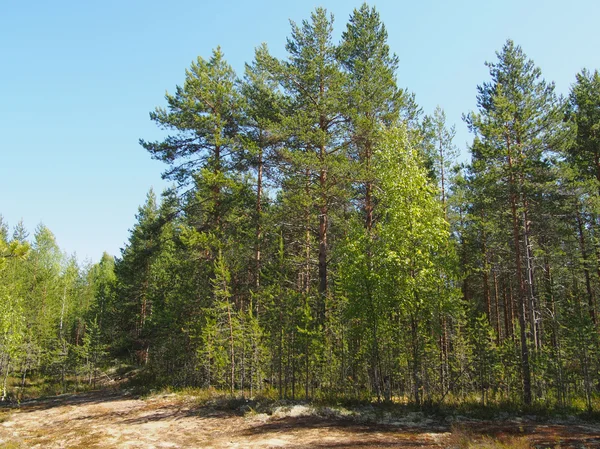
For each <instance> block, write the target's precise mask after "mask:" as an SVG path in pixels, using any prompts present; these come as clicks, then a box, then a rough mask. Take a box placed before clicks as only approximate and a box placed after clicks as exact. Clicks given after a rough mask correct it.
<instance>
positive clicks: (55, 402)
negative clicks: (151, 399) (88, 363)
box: [0, 390, 136, 413]
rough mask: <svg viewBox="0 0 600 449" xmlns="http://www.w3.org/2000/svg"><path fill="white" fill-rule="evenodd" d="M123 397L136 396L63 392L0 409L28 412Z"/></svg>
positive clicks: (128, 394) (109, 392) (98, 391)
mask: <svg viewBox="0 0 600 449" xmlns="http://www.w3.org/2000/svg"><path fill="white" fill-rule="evenodd" d="M124 399H136V397H135V396H133V395H131V394H130V393H128V392H126V391H119V390H94V391H88V392H85V393H65V394H61V395H58V396H49V397H42V398H38V399H28V400H26V401H23V402H21V403H10V404H5V405H0V409H4V410H19V411H20V412H21V413H28V412H35V411H40V410H49V409H52V408H56V407H64V406H70V405H73V406H76V405H89V404H101V403H105V402H112V401H120V400H124Z"/></svg>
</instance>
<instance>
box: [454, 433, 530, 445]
mask: <svg viewBox="0 0 600 449" xmlns="http://www.w3.org/2000/svg"><path fill="white" fill-rule="evenodd" d="M446 447H447V448H448V449H459V448H460V449H533V447H534V446H533V445H532V444H531V442H530V441H529V438H527V437H524V436H505V437H497V438H496V437H491V436H480V435H476V434H473V433H472V432H470V431H468V430H466V429H457V430H455V429H453V430H452V434H451V436H450V437H449V439H448V442H447V443H446Z"/></svg>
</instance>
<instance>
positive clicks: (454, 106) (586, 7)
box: [0, 0, 600, 261]
mask: <svg viewBox="0 0 600 449" xmlns="http://www.w3.org/2000/svg"><path fill="white" fill-rule="evenodd" d="M360 4H361V2H360V1H352V2H349V1H342V0H332V1H322V2H313V1H299V2H296V3H293V4H292V3H288V2H283V1H273V0H271V1H266V0H265V1H259V0H257V1H242V0H237V1H233V0H222V1H201V0H196V1H191V0H190V1H170V2H158V1H149V0H145V1H122V0H121V1H113V0H104V1H101V2H100V1H97V2H88V1H75V0H73V1H60V0H56V1H52V2H49V1H40V0H38V1H29V2H24V1H18V0H3V1H2V2H1V3H0V55H1V57H2V64H1V68H2V69H1V70H0V105H1V107H0V170H1V172H0V214H2V215H3V217H4V219H5V220H6V221H8V223H9V224H10V225H11V226H14V225H15V224H16V223H17V222H18V221H19V220H20V219H23V221H24V223H25V225H26V226H27V228H28V229H29V230H30V232H31V233H33V231H34V229H35V227H36V226H37V225H38V224H39V223H40V222H43V223H44V224H45V225H46V226H48V227H49V228H50V229H51V230H52V231H53V232H54V234H55V235H56V237H57V241H58V244H59V245H60V247H61V248H62V249H63V250H64V251H66V252H67V253H70V254H71V253H74V252H76V253H77V256H78V258H79V259H80V260H82V259H85V258H90V259H92V260H93V261H97V260H98V259H99V258H100V256H101V254H102V252H103V251H105V250H106V251H107V252H109V253H110V254H113V255H119V254H120V252H119V249H120V248H121V247H123V246H124V243H125V242H126V240H127V238H128V235H129V231H128V229H130V228H131V227H132V226H133V224H134V222H135V213H136V211H137V207H138V206H139V205H140V204H141V203H142V202H143V201H144V199H145V195H146V192H147V191H148V189H149V188H150V187H152V186H153V187H154V189H155V190H156V191H157V192H160V191H162V189H163V188H164V187H165V186H166V183H165V182H164V181H162V180H161V178H160V173H161V172H162V171H163V169H164V167H163V165H162V164H161V163H160V162H157V161H153V160H151V159H150V157H149V155H148V154H147V153H146V152H145V150H144V149H143V148H142V147H140V146H139V145H138V139H139V138H144V139H147V140H152V139H155V138H158V137H159V136H160V135H161V134H160V131H158V130H157V129H156V127H155V125H154V124H153V123H152V122H150V120H149V118H148V112H149V111H151V110H152V109H153V108H154V107H155V106H158V105H163V104H164V93H165V90H169V91H174V88H175V86H176V85H177V84H182V82H183V79H184V70H185V69H186V68H187V67H189V65H190V62H191V61H192V60H193V59H195V57H196V56H198V55H201V56H204V57H209V56H210V52H211V50H212V48H214V47H216V46H217V45H221V47H222V49H223V51H224V52H225V56H226V58H227V59H228V61H229V62H230V64H231V65H232V66H233V67H234V68H235V69H236V70H238V72H240V73H241V71H242V70H243V64H244V62H246V61H250V60H251V59H252V56H253V52H254V48H255V47H256V46H258V45H259V44H260V43H261V42H266V43H268V45H269V47H270V48H271V50H272V52H273V53H274V54H276V55H278V56H284V48H283V47H284V44H285V38H286V37H287V36H288V35H289V30H290V28H289V22H288V20H289V19H292V20H294V21H297V22H300V21H301V20H302V19H305V18H307V17H308V16H309V15H310V12H311V11H312V10H313V9H314V8H315V7H316V6H324V7H326V8H327V9H328V10H329V11H330V12H332V13H333V14H334V15H335V18H336V33H337V35H338V36H339V35H340V34H341V32H342V31H343V29H344V27H345V23H346V21H347V18H348V16H349V15H350V13H351V11H352V9H354V8H355V7H358V6H360ZM371 4H373V5H375V6H376V7H377V9H378V10H379V12H380V13H381V16H382V19H383V21H384V23H385V24H386V26H387V28H388V32H389V43H390V46H391V48H392V50H393V51H394V52H395V53H396V54H397V55H398V56H399V58H400V70H399V73H398V80H399V84H400V85H401V86H404V87H408V88H409V89H410V90H411V91H413V92H415V93H416V96H417V101H418V103H419V104H420V105H421V106H422V107H423V109H424V111H425V112H426V113H431V112H433V109H434V108H435V106H436V105H438V104H439V105H440V106H442V107H443V108H444V109H445V110H446V113H447V116H448V120H449V122H450V123H455V124H456V127H457V138H456V144H457V145H458V146H459V148H460V149H461V151H463V152H464V153H466V142H467V141H468V140H469V139H470V136H469V135H468V133H467V130H466V127H465V125H464V124H463V123H462V121H461V114H462V113H464V112H468V111H470V110H473V109H474V108H475V95H476V86H477V85H478V84H481V83H482V82H483V81H486V80H487V79H488V72H487V69H486V67H485V66H484V62H485V61H486V60H494V59H495V51H497V50H499V49H500V48H501V46H502V44H503V43H504V41H505V40H506V39H507V38H509V37H510V38H512V39H513V40H514V41H515V42H516V43H517V44H519V45H521V46H522V47H523V49H524V51H525V53H527V55H528V56H529V57H531V58H532V59H534V61H535V62H536V64H537V65H539V66H540V67H541V69H542V72H543V75H544V77H545V78H546V79H547V80H551V81H555V82H556V86H557V90H558V92H559V93H563V94H566V93H568V90H569V87H570V85H571V84H572V82H573V81H574V78H575V74H576V73H577V72H579V71H580V70H581V69H582V68H584V67H587V68H590V69H595V68H599V69H600V27H599V25H598V20H599V19H600V2H599V1H598V0H585V1H584V0H581V1H578V0H575V1H570V2H565V1H559V0H548V1H525V0H521V1H518V0H503V1H487V2H484V1H460V0H459V1H454V2H450V1H441V0H440V1H421V2H416V1H411V2H401V1H395V0H385V1H384V0H380V1H376V2H371Z"/></svg>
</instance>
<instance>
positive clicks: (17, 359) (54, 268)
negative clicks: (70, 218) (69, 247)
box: [0, 216, 115, 401]
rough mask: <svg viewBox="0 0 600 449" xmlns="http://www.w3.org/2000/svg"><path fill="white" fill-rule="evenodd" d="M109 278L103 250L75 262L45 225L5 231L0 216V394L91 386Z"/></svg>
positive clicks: (110, 266)
mask: <svg viewBox="0 0 600 449" xmlns="http://www.w3.org/2000/svg"><path fill="white" fill-rule="evenodd" d="M114 281H115V275H114V260H113V258H112V257H110V256H108V255H107V254H105V255H104V256H103V258H102V261H101V262H100V263H98V264H95V265H90V264H87V265H86V266H83V267H82V266H80V264H78V262H77V260H76V259H75V257H67V256H66V255H65V254H64V253H62V252H61V251H60V249H59V247H58V245H57V244H56V241H55V238H54V235H53V234H52V232H51V231H50V230H49V229H48V228H46V227H45V226H43V225H40V226H38V227H37V229H36V230H35V233H34V235H33V237H32V238H30V236H29V233H28V231H27V230H26V229H25V227H24V226H23V224H22V223H18V224H17V225H16V226H15V227H14V229H13V232H12V234H11V233H10V229H9V226H8V224H7V223H6V222H5V221H4V220H3V219H2V216H0V374H1V376H2V377H1V378H0V382H1V384H2V385H1V389H2V392H1V397H0V400H1V401H4V400H7V399H11V400H14V399H20V398H22V397H23V394H24V392H25V391H26V390H28V391H27V392H28V393H30V394H46V393H60V392H65V391H66V390H67V389H73V388H77V387H78V386H82V385H83V386H94V385H95V382H96V378H97V376H98V373H99V371H98V370H99V368H100V367H103V366H104V365H105V364H106V361H107V358H106V357H107V356H108V353H107V352H106V344H105V342H104V341H103V336H101V335H100V328H101V327H102V328H105V323H102V322H101V321H98V317H101V316H103V313H104V311H103V310H102V307H104V305H103V304H104V302H103V300H104V298H105V297H108V296H105V295H108V294H109V293H108V292H109V291H111V292H112V288H113V285H114ZM33 378H35V382H34V384H35V385H33V383H32V382H31V381H32V379H33ZM33 390H35V391H33Z"/></svg>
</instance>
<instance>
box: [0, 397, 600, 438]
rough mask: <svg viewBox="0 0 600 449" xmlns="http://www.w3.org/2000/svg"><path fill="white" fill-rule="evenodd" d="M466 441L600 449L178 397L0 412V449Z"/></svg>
mask: <svg viewBox="0 0 600 449" xmlns="http://www.w3.org/2000/svg"><path fill="white" fill-rule="evenodd" d="M453 433H454V434H453ZM457 433H458V434H460V435H461V437H460V438H459V439H457V437H456V435H455V434H457ZM465 435H467V436H468V438H473V439H479V438H484V439H485V438H497V439H500V440H502V439H505V438H514V435H518V436H519V438H521V439H522V438H523V435H525V437H526V438H527V439H529V440H530V441H531V442H532V443H534V444H535V447H569V448H571V447H572V448H579V447H598V448H600V423H598V425H596V424H593V423H592V424H590V423H587V424H585V423H579V422H578V423H576V424H564V423H563V424H539V423H533V422H528V421H523V420H517V421H511V422H508V421H507V422H484V421H477V422H468V421H465V422H461V423H459V424H454V425H439V424H436V423H434V424H428V425H426V426H424V425H423V424H417V425H411V424H410V423H409V424H406V423H391V424H386V425H381V424H366V423H357V422H356V421H355V420H350V419H344V418H340V417H332V418H324V417H318V416H305V415H304V414H302V413H298V414H295V413H293V410H292V413H287V414H283V415H281V414H277V413H276V414H273V415H266V414H256V413H246V414H245V416H243V414H242V412H240V411H237V410H234V411H223V410H219V409H216V408H214V407H211V406H198V405H194V402H193V401H190V400H184V399H182V398H180V397H177V396H175V395H167V396H160V397H154V398H150V399H137V398H133V397H130V396H127V395H126V394H123V393H120V392H116V393H107V392H94V393H87V394H78V395H63V396H58V397H56V398H51V399H45V400H39V401H31V402H27V403H23V404H21V406H20V407H18V408H12V409H7V408H0V449H4V448H6V449H12V448H44V449H45V448H90V449H91V448H294V449H299V448H337V449H341V448H354V449H367V448H416V447H460V446H461V443H460V442H459V441H463V442H464V440H465ZM482 447H483V446H482ZM505 447H506V446H505Z"/></svg>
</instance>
